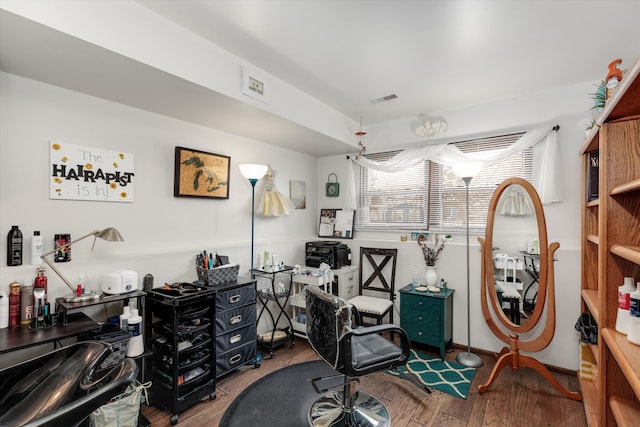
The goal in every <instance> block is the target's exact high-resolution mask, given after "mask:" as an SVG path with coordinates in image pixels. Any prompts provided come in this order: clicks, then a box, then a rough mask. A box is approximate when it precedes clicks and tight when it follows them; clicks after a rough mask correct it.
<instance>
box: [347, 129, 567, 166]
mask: <svg viewBox="0 0 640 427" xmlns="http://www.w3.org/2000/svg"><path fill="white" fill-rule="evenodd" d="M551 130H555V131H556V132H557V131H559V130H560V125H555V126H554V127H553V128H552V129H551ZM349 159H351V156H349V155H348V154H347V160H349Z"/></svg>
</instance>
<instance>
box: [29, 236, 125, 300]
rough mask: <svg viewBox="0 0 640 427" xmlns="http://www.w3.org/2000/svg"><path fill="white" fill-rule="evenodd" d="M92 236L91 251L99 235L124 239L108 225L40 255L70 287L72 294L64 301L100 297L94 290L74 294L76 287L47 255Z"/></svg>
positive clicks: (106, 237) (120, 240)
mask: <svg viewBox="0 0 640 427" xmlns="http://www.w3.org/2000/svg"><path fill="white" fill-rule="evenodd" d="M91 236H93V237H94V238H93V245H91V250H92V251H93V247H94V246H95V244H96V239H97V238H98V237H99V238H101V239H103V240H107V241H110V242H122V241H124V239H123V238H122V236H121V235H120V233H119V232H118V230H116V229H115V228H113V227H109V228H105V229H104V230H95V231H92V232H91V233H89V234H87V235H85V236H82V237H80V238H79V239H76V240H72V241H71V242H69V243H66V244H64V245H62V246H58V247H57V248H55V249H54V250H52V251H51V252H47V253H46V254H43V255H42V256H41V258H42V261H44V262H45V263H47V265H48V266H49V267H51V269H52V270H53V271H54V273H56V274H57V275H58V277H60V278H61V279H62V281H63V282H64V283H65V284H66V285H67V286H68V287H69V289H71V292H73V294H72V295H67V296H65V297H63V298H64V300H65V301H66V302H84V301H93V300H96V299H98V298H100V294H99V293H96V292H85V293H83V294H82V295H80V296H77V295H76V287H74V286H73V284H72V283H71V282H70V281H69V280H68V279H67V278H66V277H64V275H63V274H62V273H61V272H60V271H59V270H58V269H57V268H56V267H55V266H54V265H53V263H52V262H51V261H50V260H48V259H47V256H49V255H51V254H53V253H55V252H56V251H59V250H60V249H64V248H68V247H71V245H73V244H74V243H76V242H79V241H80V240H83V239H86V238H87V237H91Z"/></svg>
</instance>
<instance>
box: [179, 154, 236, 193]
mask: <svg viewBox="0 0 640 427" xmlns="http://www.w3.org/2000/svg"><path fill="white" fill-rule="evenodd" d="M230 167H231V157H229V156H224V155H222V154H214V153H208V152H206V151H201V150H195V149H192V148H185V147H176V150H175V173H174V179H173V196H174V197H200V198H208V199H228V198H229V174H230Z"/></svg>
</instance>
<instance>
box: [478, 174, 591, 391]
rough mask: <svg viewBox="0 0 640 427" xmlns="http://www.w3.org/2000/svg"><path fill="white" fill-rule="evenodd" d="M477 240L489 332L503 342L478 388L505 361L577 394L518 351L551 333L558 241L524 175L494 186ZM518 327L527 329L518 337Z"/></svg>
mask: <svg viewBox="0 0 640 427" xmlns="http://www.w3.org/2000/svg"><path fill="white" fill-rule="evenodd" d="M478 240H479V241H480V247H481V248H482V267H481V291H480V298H481V305H482V314H483V316H484V318H485V321H486V322H487V325H488V326H489V329H491V332H493V334H494V335H495V336H496V337H497V338H498V339H500V340H501V341H503V342H504V343H506V344H507V347H504V348H503V349H502V350H501V351H500V352H499V353H498V354H497V355H496V356H497V357H498V360H497V361H496V364H495V365H494V368H493V370H492V372H491V375H490V376H489V379H488V380H487V382H486V383H484V384H481V385H479V386H478V390H479V391H480V392H481V393H482V392H485V391H487V390H488V389H489V387H491V384H492V383H493V382H494V381H495V380H496V378H497V375H498V374H499V373H500V371H501V370H502V369H503V368H504V367H506V366H511V369H512V370H513V371H514V372H515V371H517V370H518V369H519V368H520V367H529V368H532V369H534V370H536V371H538V372H539V373H540V374H541V375H542V376H543V377H544V378H545V379H546V380H547V381H549V382H550V383H551V384H552V385H553V386H554V387H556V389H558V390H559V391H560V392H562V393H563V394H564V395H565V396H566V397H568V398H570V399H574V400H581V399H582V396H581V395H580V393H576V392H570V391H568V390H567V389H565V388H564V387H563V386H562V385H561V384H560V383H559V382H558V381H557V380H556V379H555V377H554V376H553V375H551V373H550V372H549V370H548V369H547V367H546V366H544V365H543V364H542V363H540V362H539V361H538V360H537V359H536V358H535V357H533V356H531V355H529V354H520V351H524V352H527V353H535V352H538V351H541V350H543V349H544V348H546V347H547V346H548V345H549V343H551V340H552V339H553V335H554V333H555V327H556V311H555V305H556V302H555V292H554V273H553V257H554V254H555V252H556V250H557V249H558V248H559V247H560V245H559V244H558V243H557V242H554V243H551V244H548V242H547V226H546V222H545V218H544V210H543V209H542V203H541V201H540V197H538V193H537V192H536V190H535V189H534V188H533V186H532V185H531V184H530V183H529V182H528V181H525V180H523V179H521V178H509V179H507V180H505V181H504V182H502V183H501V184H500V185H499V186H498V188H497V189H496V191H495V192H494V194H493V197H492V198H491V202H490V203H489V212H488V215H487V227H486V235H485V238H484V239H483V238H479V239H478ZM545 306H546V311H545V313H546V315H545V317H544V318H542V313H543V311H544V309H545ZM496 320H497V322H496ZM538 324H540V326H538V327H536V329H533V328H534V327H535V326H536V325H538ZM521 333H523V334H525V335H524V337H523V338H522V339H521V338H520V334H521Z"/></svg>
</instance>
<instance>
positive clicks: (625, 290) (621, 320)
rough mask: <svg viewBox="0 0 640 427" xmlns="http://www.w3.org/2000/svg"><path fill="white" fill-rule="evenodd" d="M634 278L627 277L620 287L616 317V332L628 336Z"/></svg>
mask: <svg viewBox="0 0 640 427" xmlns="http://www.w3.org/2000/svg"><path fill="white" fill-rule="evenodd" d="M635 290H636V288H635V287H634V286H633V277H625V278H624V283H623V285H622V286H619V287H618V316H617V317H616V331H618V332H620V333H621V334H625V335H626V334H627V331H628V329H629V304H630V295H631V292H633V291H635Z"/></svg>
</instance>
